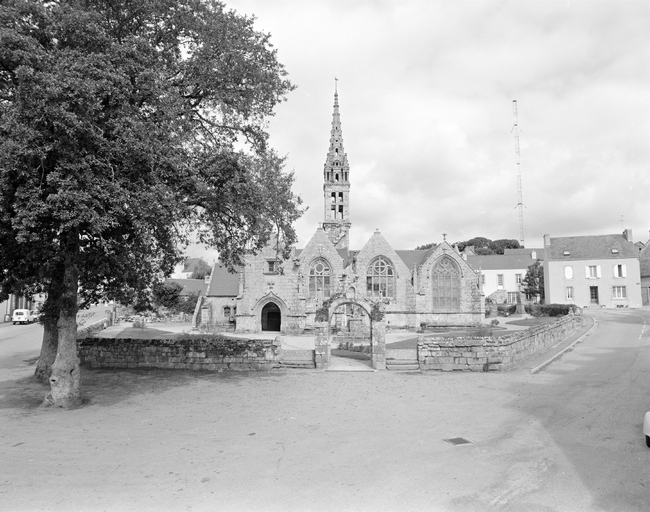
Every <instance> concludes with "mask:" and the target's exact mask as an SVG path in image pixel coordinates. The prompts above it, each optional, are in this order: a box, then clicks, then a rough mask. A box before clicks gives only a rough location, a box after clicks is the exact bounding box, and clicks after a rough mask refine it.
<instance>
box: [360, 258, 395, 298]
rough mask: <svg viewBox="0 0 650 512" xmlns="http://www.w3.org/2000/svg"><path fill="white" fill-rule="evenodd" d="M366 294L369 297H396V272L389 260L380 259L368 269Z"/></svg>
mask: <svg viewBox="0 0 650 512" xmlns="http://www.w3.org/2000/svg"><path fill="white" fill-rule="evenodd" d="M366 293H367V294H368V296H369V297H394V296H395V271H394V270H393V265H392V264H391V263H390V262H389V261H388V260H386V259H384V258H378V259H376V260H375V261H374V262H373V263H372V264H371V265H370V266H369V267H368V272H367V274H366Z"/></svg>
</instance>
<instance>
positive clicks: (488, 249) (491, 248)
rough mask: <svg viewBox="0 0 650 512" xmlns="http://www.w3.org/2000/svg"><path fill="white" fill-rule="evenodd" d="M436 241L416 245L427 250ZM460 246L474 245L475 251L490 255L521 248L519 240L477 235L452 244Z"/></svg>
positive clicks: (418, 248)
mask: <svg viewBox="0 0 650 512" xmlns="http://www.w3.org/2000/svg"><path fill="white" fill-rule="evenodd" d="M436 245H437V244H436V243H433V242H432V243H429V244H424V245H419V246H418V247H416V248H415V249H416V250H426V249H430V248H432V247H435V246H436ZM452 245H454V246H456V247H458V250H459V251H461V252H462V251H464V250H465V247H473V249H474V252H475V253H476V254H479V255H489V254H504V252H505V249H521V248H522V247H521V245H519V241H518V240H513V239H508V238H500V239H499V240H490V239H489V238H484V237H482V236H477V237H475V238H471V239H469V240H466V241H464V242H456V243H454V244H452Z"/></svg>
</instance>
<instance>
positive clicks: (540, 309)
mask: <svg viewBox="0 0 650 512" xmlns="http://www.w3.org/2000/svg"><path fill="white" fill-rule="evenodd" d="M577 310H578V308H577V306H576V305H575V304H526V313H528V314H529V315H532V316H535V317H538V316H565V315H568V314H569V313H576V312H577Z"/></svg>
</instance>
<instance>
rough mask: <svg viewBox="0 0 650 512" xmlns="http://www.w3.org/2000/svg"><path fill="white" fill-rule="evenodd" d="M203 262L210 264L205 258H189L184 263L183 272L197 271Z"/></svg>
mask: <svg viewBox="0 0 650 512" xmlns="http://www.w3.org/2000/svg"><path fill="white" fill-rule="evenodd" d="M202 263H203V264H208V263H207V261H205V260H204V259H203V258H187V259H186V260H185V263H184V264H183V272H195V271H196V270H197V268H198V267H199V266H200V265H201V264H202Z"/></svg>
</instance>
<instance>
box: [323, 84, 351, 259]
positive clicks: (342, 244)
mask: <svg viewBox="0 0 650 512" xmlns="http://www.w3.org/2000/svg"><path fill="white" fill-rule="evenodd" d="M334 80H335V82H334V111H333V113H332V129H331V132H330V144H329V150H328V152H327V156H326V157H325V166H324V169H323V192H324V203H325V212H324V214H325V215H324V222H323V229H324V230H325V232H326V233H327V234H328V235H329V237H330V240H332V243H333V244H334V245H335V246H336V247H337V248H341V249H345V248H348V245H349V231H350V226H351V223H350V181H349V179H350V165H349V164H348V155H347V154H346V153H345V150H344V149H343V131H342V130H341V114H340V112H339V92H338V79H337V78H335V79H334Z"/></svg>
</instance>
